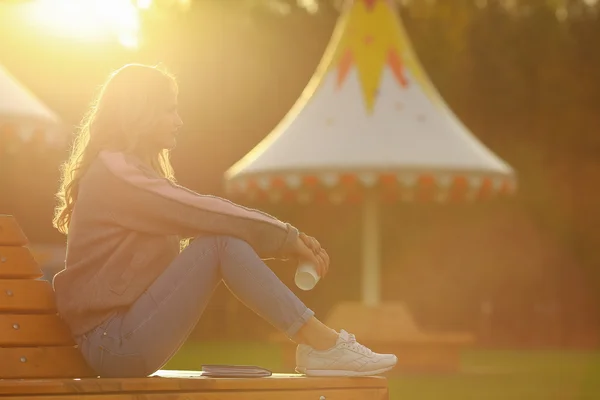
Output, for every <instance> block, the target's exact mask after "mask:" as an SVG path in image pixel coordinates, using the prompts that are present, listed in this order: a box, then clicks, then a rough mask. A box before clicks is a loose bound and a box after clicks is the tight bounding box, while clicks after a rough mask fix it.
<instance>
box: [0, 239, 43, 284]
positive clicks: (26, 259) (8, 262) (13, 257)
mask: <svg viewBox="0 0 600 400" xmlns="http://www.w3.org/2000/svg"><path fill="white" fill-rule="evenodd" d="M42 275H43V274H42V270H41V269H40V267H39V266H38V264H37V262H36V261H35V258H33V255H32V254H31V251H30V250H29V249H28V248H27V247H17V246H0V279H7V278H8V279H19V278H22V279H36V278H39V277H41V276H42Z"/></svg>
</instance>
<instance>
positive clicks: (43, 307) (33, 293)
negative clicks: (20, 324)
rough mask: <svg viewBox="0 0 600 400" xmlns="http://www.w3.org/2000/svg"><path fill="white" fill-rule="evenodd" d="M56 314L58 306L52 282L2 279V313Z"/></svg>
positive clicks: (0, 294)
mask: <svg viewBox="0 0 600 400" xmlns="http://www.w3.org/2000/svg"><path fill="white" fill-rule="evenodd" d="M6 312H9V313H54V312H56V304H55V301H54V291H53V290H52V285H51V284H50V282H47V281H42V280H22V279H0V313H6Z"/></svg>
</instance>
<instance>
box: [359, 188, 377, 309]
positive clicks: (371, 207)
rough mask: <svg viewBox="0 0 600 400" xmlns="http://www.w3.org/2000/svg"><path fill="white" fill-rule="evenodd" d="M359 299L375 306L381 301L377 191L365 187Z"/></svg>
mask: <svg viewBox="0 0 600 400" xmlns="http://www.w3.org/2000/svg"><path fill="white" fill-rule="evenodd" d="M362 222H363V224H362V225H363V229H362V233H363V236H362V246H363V248H362V265H361V268H362V270H361V278H362V279H361V300H362V302H363V304H364V305H367V306H376V305H379V303H380V301H381V252H380V250H381V249H380V247H381V246H380V243H381V242H380V238H379V229H380V227H379V202H378V198H377V192H376V191H375V190H374V189H367V191H366V194H365V202H364V204H363V221H362Z"/></svg>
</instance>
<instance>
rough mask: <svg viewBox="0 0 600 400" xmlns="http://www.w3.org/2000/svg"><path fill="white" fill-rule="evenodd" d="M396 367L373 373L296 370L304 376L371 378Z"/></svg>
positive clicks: (375, 370)
mask: <svg viewBox="0 0 600 400" xmlns="http://www.w3.org/2000/svg"><path fill="white" fill-rule="evenodd" d="M395 366H396V365H395V364H394V365H391V366H389V367H385V368H380V369H374V370H372V371H348V370H339V369H306V368H296V372H298V373H300V374H304V375H306V376H370V375H378V374H383V373H384V372H387V371H389V370H391V369H392V368H394V367H395Z"/></svg>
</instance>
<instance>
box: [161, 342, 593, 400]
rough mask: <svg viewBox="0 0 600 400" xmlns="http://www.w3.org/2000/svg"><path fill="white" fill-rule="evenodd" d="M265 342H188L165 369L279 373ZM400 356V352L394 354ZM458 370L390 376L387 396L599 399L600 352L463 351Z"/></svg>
mask: <svg viewBox="0 0 600 400" xmlns="http://www.w3.org/2000/svg"><path fill="white" fill-rule="evenodd" d="M279 356H280V353H279V350H278V348H277V347H276V346H274V345H272V344H268V343H253V342H252V343H239V342H237V343H236V342H203V343H198V342H195V343H194V342H192V343H188V344H186V345H185V346H184V347H183V348H182V349H181V350H180V351H179V352H178V353H177V354H176V355H175V357H173V359H172V360H171V361H170V362H169V363H168V364H167V366H166V367H165V368H166V369H200V368H201V366H202V364H219V363H221V364H253V365H260V366H263V367H265V368H269V369H271V370H273V371H282V369H281V362H280V358H279ZM399 356H401V355H399ZM461 367H462V369H463V370H464V371H463V372H460V373H456V374H445V375H444V374H439V375H435V374H433V375H423V374H413V375H411V374H404V375H401V376H397V377H390V378H389V380H388V381H389V386H390V399H392V400H471V399H473V400H505V399H506V400H521V399H522V400H595V399H600V353H585V352H566V351H564V352H559V351H468V352H465V354H464V356H463V359H462V365H461Z"/></svg>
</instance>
